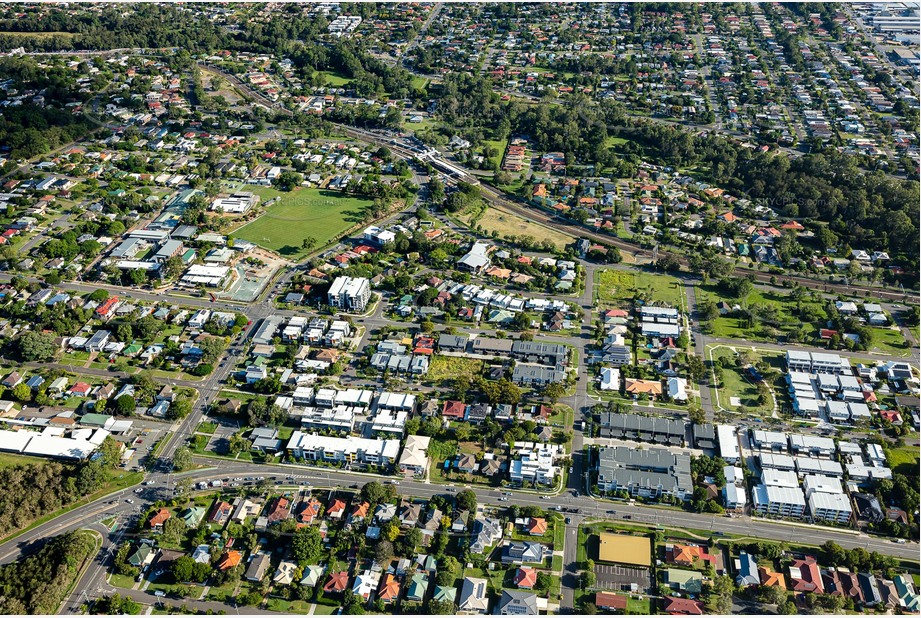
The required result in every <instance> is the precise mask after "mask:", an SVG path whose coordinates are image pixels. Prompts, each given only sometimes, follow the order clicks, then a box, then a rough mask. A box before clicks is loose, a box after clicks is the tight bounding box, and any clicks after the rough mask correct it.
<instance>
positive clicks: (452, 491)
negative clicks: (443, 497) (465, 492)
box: [448, 487, 457, 494]
mask: <svg viewBox="0 0 921 618" xmlns="http://www.w3.org/2000/svg"><path fill="white" fill-rule="evenodd" d="M448 491H449V492H451V493H452V494H453V493H454V492H455V491H457V490H456V489H454V488H453V487H448Z"/></svg>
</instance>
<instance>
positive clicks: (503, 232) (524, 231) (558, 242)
mask: <svg viewBox="0 0 921 618" xmlns="http://www.w3.org/2000/svg"><path fill="white" fill-rule="evenodd" d="M465 222H466V223H467V225H472V224H477V225H479V226H480V227H481V228H482V229H483V230H485V231H486V232H489V233H492V232H495V233H497V234H498V235H499V236H500V237H503V238H504V237H508V236H530V237H532V238H534V239H535V240H538V241H542V240H549V241H550V242H552V243H553V245H554V246H555V247H556V248H557V249H565V248H566V246H567V245H570V244H572V243H573V241H575V238H573V237H572V236H569V235H568V234H563V233H562V232H558V231H556V230H553V229H551V228H549V227H544V226H543V225H540V224H539V223H534V222H532V221H528V220H527V219H524V218H523V217H519V216H518V215H514V214H511V213H507V212H500V211H498V210H495V209H493V208H487V209H486V210H485V211H484V212H483V214H482V215H480V216H479V217H477V218H475V219H473V220H471V218H466V221H465Z"/></svg>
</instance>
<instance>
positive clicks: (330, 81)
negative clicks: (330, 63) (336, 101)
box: [311, 71, 352, 88]
mask: <svg viewBox="0 0 921 618" xmlns="http://www.w3.org/2000/svg"><path fill="white" fill-rule="evenodd" d="M317 73H320V75H322V76H323V77H325V78H326V85H327V86H332V87H334V88H338V87H339V86H345V85H346V84H351V83H352V79H351V78H350V77H346V76H345V75H342V74H341V73H337V72H336V71H317V72H314V74H313V75H311V78H312V77H313V76H314V75H316V74H317Z"/></svg>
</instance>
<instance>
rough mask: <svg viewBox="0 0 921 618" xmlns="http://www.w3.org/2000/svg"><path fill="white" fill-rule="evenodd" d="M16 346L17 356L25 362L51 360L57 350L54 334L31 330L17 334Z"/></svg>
mask: <svg viewBox="0 0 921 618" xmlns="http://www.w3.org/2000/svg"><path fill="white" fill-rule="evenodd" d="M16 347H17V349H18V352H19V356H20V357H21V358H22V360H24V361H27V362H33V361H48V360H51V359H53V358H54V355H55V353H56V352H57V351H58V347H57V345H56V344H55V342H54V335H51V334H47V333H39V332H35V331H31V330H30V331H27V332H25V333H23V334H22V335H20V336H19V339H17V341H16Z"/></svg>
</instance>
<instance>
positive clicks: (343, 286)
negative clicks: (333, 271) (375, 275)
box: [327, 277, 371, 311]
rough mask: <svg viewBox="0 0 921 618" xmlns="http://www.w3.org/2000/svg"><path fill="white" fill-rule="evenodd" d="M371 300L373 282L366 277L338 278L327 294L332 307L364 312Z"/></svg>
mask: <svg viewBox="0 0 921 618" xmlns="http://www.w3.org/2000/svg"><path fill="white" fill-rule="evenodd" d="M370 299H371V282H370V281H368V280H367V279H365V278H364V277H336V279H335V281H333V284H332V286H331V287H330V288H329V292H328V293H327V302H328V303H329V306H330V307H334V308H336V309H344V310H346V311H364V310H365V307H367V306H368V301H369V300H370Z"/></svg>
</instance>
